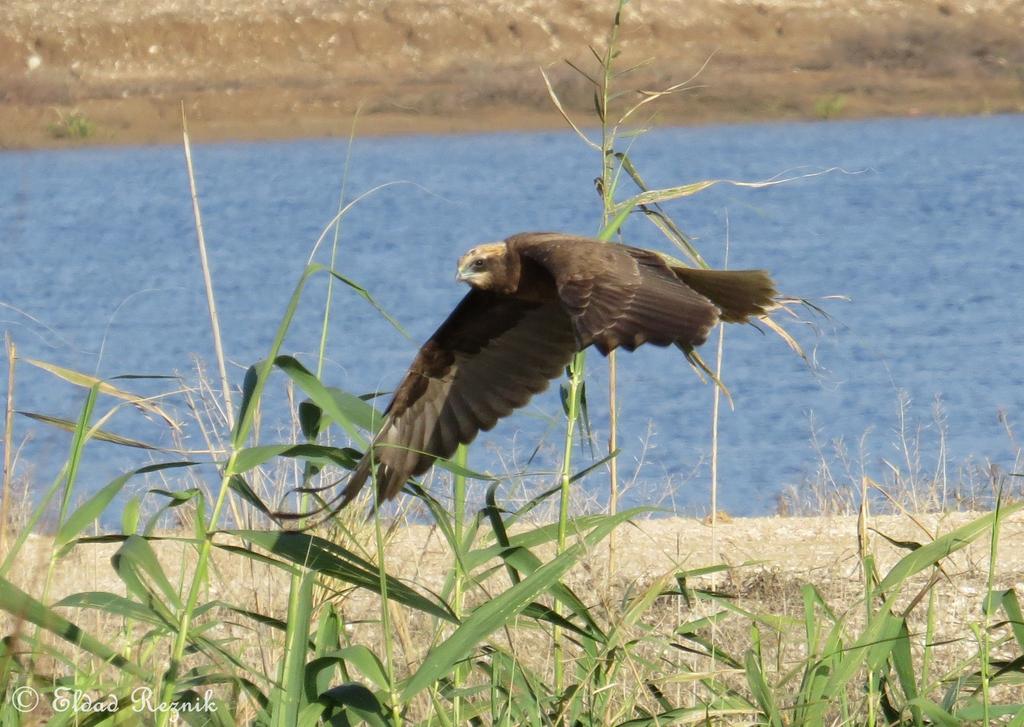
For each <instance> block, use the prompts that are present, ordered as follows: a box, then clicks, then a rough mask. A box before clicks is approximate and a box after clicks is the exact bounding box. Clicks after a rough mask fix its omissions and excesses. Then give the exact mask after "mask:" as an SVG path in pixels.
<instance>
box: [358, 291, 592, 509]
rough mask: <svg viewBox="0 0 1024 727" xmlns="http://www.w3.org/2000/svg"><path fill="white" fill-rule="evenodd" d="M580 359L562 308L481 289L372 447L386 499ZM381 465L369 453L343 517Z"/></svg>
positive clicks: (452, 320) (421, 363)
mask: <svg viewBox="0 0 1024 727" xmlns="http://www.w3.org/2000/svg"><path fill="white" fill-rule="evenodd" d="M575 351H576V340H575V337H574V335H573V329H572V325H571V323H570V321H569V318H568V316H567V315H566V313H565V311H564V309H563V308H562V306H561V305H559V303H558V302H557V301H552V302H549V303H538V302H526V301H521V300H517V299H515V298H511V297H508V296H500V295H495V294H492V293H487V292H484V291H480V290H471V291H470V292H469V293H468V294H467V295H466V296H465V297H464V298H463V299H462V301H461V302H460V303H459V305H458V306H457V307H456V308H455V310H454V311H452V314H451V315H450V316H449V317H448V319H447V320H446V321H445V322H444V323H443V324H441V327H440V328H438V329H437V331H436V332H435V333H434V335H433V336H431V337H430V339H429V340H428V341H427V342H426V343H425V344H424V345H423V346H422V348H420V351H419V353H418V354H417V355H416V358H415V360H414V361H413V363H412V366H410V368H409V371H408V372H407V373H406V375H405V378H404V379H403V380H402V383H401V384H400V385H399V387H398V389H396V391H395V396H394V399H393V400H392V402H391V404H390V405H389V406H388V410H387V419H386V420H385V423H384V425H383V426H382V427H381V430H380V432H379V433H378V434H377V437H376V438H375V440H374V444H373V447H372V452H373V457H372V462H373V463H374V464H376V467H377V487H378V492H379V494H380V498H381V499H382V500H384V499H390V498H392V497H394V496H395V495H397V494H398V492H399V491H400V490H401V488H402V486H403V485H404V484H405V482H406V481H407V480H408V479H409V477H412V476H414V475H418V474H422V473H424V472H426V471H427V470H428V469H429V468H430V466H431V465H432V464H433V463H434V461H435V460H436V459H438V458H447V457H450V456H451V455H452V454H454V452H455V450H456V448H457V447H458V445H459V444H468V443H469V442H471V441H472V440H473V439H474V437H476V435H477V433H478V432H479V431H480V430H484V431H487V430H489V429H491V428H492V427H493V426H494V425H495V423H497V421H498V420H499V419H501V418H502V417H505V416H507V415H509V414H510V413H512V411H513V410H514V409H517V408H519V407H522V406H524V405H525V404H526V403H527V402H528V401H529V400H530V398H531V397H532V396H533V395H534V394H536V393H538V392H540V391H543V390H544V389H545V388H547V386H548V382H549V381H550V380H551V379H553V378H554V377H556V376H558V375H559V374H560V373H561V372H562V370H563V369H564V367H565V366H566V365H567V364H568V363H569V360H570V359H571V358H572V355H573V353H574V352H575ZM371 466H372V464H371V456H370V454H369V453H367V455H366V456H365V457H364V458H363V460H362V462H360V464H359V466H358V467H357V468H356V470H355V471H354V472H353V473H352V476H351V477H350V478H349V481H348V483H347V485H346V487H345V490H344V491H343V492H342V494H341V501H340V505H338V507H339V508H340V507H344V506H345V505H346V504H348V502H350V501H351V500H352V498H353V497H355V496H356V494H358V492H359V490H360V489H361V488H362V487H363V485H364V484H365V482H366V480H367V479H368V477H369V475H370V470H371Z"/></svg>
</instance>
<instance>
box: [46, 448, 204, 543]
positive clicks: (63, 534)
mask: <svg viewBox="0 0 1024 727" xmlns="http://www.w3.org/2000/svg"><path fill="white" fill-rule="evenodd" d="M194 464H197V463H196V462H164V463H162V464H151V465H146V466H145V467H140V468H139V469H137V470H133V471H131V472H128V473H127V474H123V475H121V476H120V477H117V478H115V479H114V480H112V481H111V482H110V483H109V484H108V485H106V486H105V487H103V488H102V489H101V490H100V491H99V492H97V493H96V494H95V495H93V496H92V497H91V498H89V499H88V500H87V501H86V502H85V503H83V504H82V505H80V506H79V507H77V508H76V509H75V510H74V512H72V513H71V516H70V517H69V518H68V519H67V520H65V521H64V524H63V525H62V526H61V527H60V529H59V530H58V531H57V535H56V536H55V537H54V547H55V548H57V549H60V548H63V547H64V546H65V545H67V544H68V543H70V542H71V541H72V540H73V539H75V538H76V537H78V534H79V533H81V532H82V530H84V529H85V527H86V526H87V525H89V524H90V523H91V522H93V521H94V520H96V519H97V518H99V516H100V515H102V514H103V511H104V510H106V509H107V505H109V504H110V501H111V500H113V499H114V498H115V497H116V496H117V493H119V492H120V491H121V489H122V488H123V487H124V486H125V484H126V483H127V482H128V480H130V479H131V478H132V477H134V476H135V475H144V474H147V473H149V472H160V471H162V470H167V469H174V468H177V467H191V466H192V465H194ZM135 525H138V503H137V502H136V505H135ZM125 530H128V528H125ZM130 530H131V531H134V530H135V526H133V527H132V528H131V529H130Z"/></svg>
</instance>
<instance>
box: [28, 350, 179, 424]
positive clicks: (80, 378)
mask: <svg viewBox="0 0 1024 727" xmlns="http://www.w3.org/2000/svg"><path fill="white" fill-rule="evenodd" d="M21 360H22V361H24V362H25V363H27V364H29V365H31V366H35V367H36V368H39V369H42V370H43V371H47V372H49V373H51V374H53V375H54V376H56V377H57V378H60V379H63V380H64V381H67V382H68V383H71V384H74V385H75V386H81V387H82V388H85V389H89V388H92V387H93V386H95V387H97V389H98V391H99V393H101V394H106V395H108V396H113V397H115V398H117V399H122V400H124V401H127V402H129V403H130V404H132V405H133V406H136V407H138V408H139V409H142V410H143V411H146V412H149V413H151V414H155V415H157V416H158V417H160V418H161V419H163V420H164V421H165V422H167V424H168V425H169V426H170V427H171V428H173V429H181V425H180V424H178V423H177V422H176V421H175V420H174V419H172V418H171V417H170V416H169V415H168V414H167V413H166V412H165V411H164V410H163V409H161V408H160V407H159V406H157V405H156V404H154V403H153V402H152V401H150V400H149V399H148V398H146V397H141V396H139V395H138V394H133V393H131V392H130V391H124V390H122V389H118V388H117V387H115V386H111V385H110V384H109V383H108V382H106V381H103V380H102V379H98V378H96V377H95V376H90V375H88V374H83V373H80V372H78V371H73V370H71V369H66V368H64V367H63V366H57V365H55V364H52V363H47V362H45V361H37V360H36V359H32V358H24V359H21ZM115 378H126V379H136V378H146V379H175V378H177V377H175V376H123V377H122V376H118V377H115Z"/></svg>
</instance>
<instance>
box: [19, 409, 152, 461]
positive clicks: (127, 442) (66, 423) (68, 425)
mask: <svg viewBox="0 0 1024 727" xmlns="http://www.w3.org/2000/svg"><path fill="white" fill-rule="evenodd" d="M17 413H18V414H21V415H22V416H23V417H28V418H29V419H35V420H36V421H37V422H42V423H43V424H49V425H50V426H54V427H57V428H58V429H63V430H64V431H66V432H73V431H75V427H76V423H75V422H73V421H71V420H70V419H62V418H61V417H54V416H50V415H49V414H37V413H36V412H31V411H19V412H17ZM89 438H90V439H95V440H96V441H97V442H107V443H109V444H118V445H120V446H122V447H134V448H135V449H146V450H149V451H152V452H170V451H172V450H168V449H163V448H162V447H155V446H153V445H152V444H146V443H145V442H140V441H138V440H137V439H129V438H128V437H122V436H121V435H120V434H114V433H113V432H108V431H106V430H105V429H99V428H98V427H93V428H92V429H90V430H89Z"/></svg>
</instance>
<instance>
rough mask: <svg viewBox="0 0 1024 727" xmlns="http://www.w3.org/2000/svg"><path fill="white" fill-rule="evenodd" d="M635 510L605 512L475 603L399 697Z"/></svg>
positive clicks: (435, 673) (449, 662)
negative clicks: (566, 543) (547, 557)
mask: <svg viewBox="0 0 1024 727" xmlns="http://www.w3.org/2000/svg"><path fill="white" fill-rule="evenodd" d="M636 514H637V512H636V511H633V510H628V511H625V512H622V513H618V514H617V515H615V516H605V517H604V518H603V519H602V520H601V521H600V522H599V523H598V524H597V526H596V527H594V528H593V529H591V530H590V531H589V532H588V533H586V534H585V535H583V536H582V537H581V538H580V541H579V542H578V543H576V544H575V545H573V546H571V547H569V548H567V549H566V550H564V551H562V553H561V554H559V555H558V556H556V557H555V558H554V559H552V560H551V561H549V562H547V563H545V564H544V565H543V566H541V567H540V568H538V569H537V570H536V571H534V572H533V573H532V574H530V575H529V576H527V577H526V578H524V579H523V580H522V581H520V582H519V583H517V584H516V585H514V586H512V587H511V588H509V589H508V590H507V591H505V592H503V593H501V594H500V595H498V596H497V597H495V598H493V599H491V600H489V601H487V602H485V603H483V604H482V605H480V606H478V607H477V608H476V609H475V610H473V612H472V613H470V614H469V616H467V617H466V618H465V619H464V620H463V621H462V624H461V625H459V627H458V628H457V629H455V631H454V633H452V635H451V636H450V637H449V638H448V639H446V640H445V641H444V642H443V643H441V644H439V645H438V646H437V647H436V648H435V649H433V650H432V651H431V652H430V653H429V654H427V658H426V659H424V661H423V663H422V664H421V665H420V667H419V668H418V669H417V670H416V672H415V673H414V674H413V675H412V677H410V679H409V681H408V682H407V683H406V685H405V687H404V688H403V689H402V692H401V699H402V701H403V702H408V701H409V700H410V699H412V698H413V697H414V696H416V695H417V694H418V693H419V692H420V691H422V690H423V689H425V688H427V687H428V686H429V685H431V684H433V683H434V682H436V681H437V680H438V679H440V678H442V677H443V676H444V675H445V674H447V673H448V672H449V671H450V670H451V668H452V667H453V666H454V665H455V664H456V663H457V662H459V661H460V660H462V659H464V658H466V655H467V654H470V653H472V651H473V649H474V648H475V645H476V644H478V643H479V642H480V641H481V640H482V639H483V638H485V637H486V636H488V635H489V634H491V633H492V632H493V631H494V630H495V629H497V628H500V627H501V625H502V624H505V623H508V622H509V620H510V619H511V618H512V617H513V616H515V615H516V614H517V613H520V612H521V611H522V610H523V609H524V608H526V606H527V605H529V604H530V603H532V602H533V601H534V599H535V598H536V597H537V596H538V595H540V594H541V593H542V592H544V591H546V590H548V589H549V588H551V587H552V586H553V585H554V584H555V583H557V582H558V580H559V579H560V578H561V577H562V575H563V574H564V573H565V572H566V571H567V570H569V568H571V567H572V566H573V565H574V564H575V563H576V561H578V560H579V558H580V557H581V556H582V555H583V554H584V553H586V552H587V550H588V549H589V548H591V547H593V546H594V545H595V544H596V543H598V542H600V541H601V540H603V539H604V538H605V537H606V536H607V535H608V533H610V532H611V531H612V530H613V529H614V528H615V527H616V526H618V525H619V524H620V523H622V522H625V521H626V520H628V519H629V518H630V517H634V516H635V515H636Z"/></svg>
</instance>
